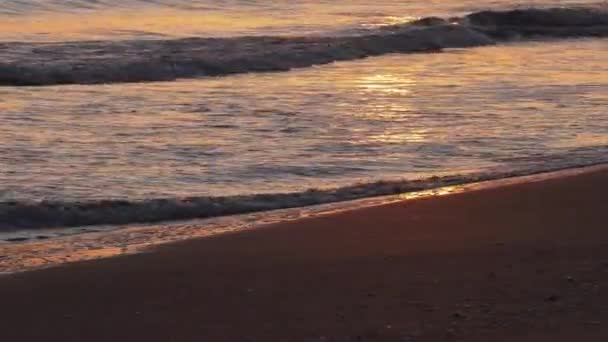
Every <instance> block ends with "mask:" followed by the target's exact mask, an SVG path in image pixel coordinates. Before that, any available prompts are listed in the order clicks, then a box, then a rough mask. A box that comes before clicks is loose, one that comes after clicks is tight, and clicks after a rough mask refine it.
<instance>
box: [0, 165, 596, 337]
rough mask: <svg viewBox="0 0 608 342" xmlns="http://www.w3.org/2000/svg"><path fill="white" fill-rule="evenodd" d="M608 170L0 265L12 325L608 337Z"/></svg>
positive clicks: (97, 332) (81, 332)
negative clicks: (19, 266) (29, 267)
mask: <svg viewBox="0 0 608 342" xmlns="http://www.w3.org/2000/svg"><path fill="white" fill-rule="evenodd" d="M606 189H608V172H607V171H599V172H591V173H588V174H583V175H578V176H569V177H562V178H558V179H550V180H545V181H542V182H535V183H525V184H516V185H509V186H505V187H500V188H490V189H483V190H476V191H471V192H466V193H460V194H454V195H448V196H444V197H437V198H426V199H425V198H423V199H418V200H413V201H407V202H403V203H396V204H389V205H385V206H380V207H373V208H366V209H360V210H356V211H351V212H344V213H338V214H335V215H330V216H323V217H316V218H309V219H303V220H299V221H294V222H289V223H283V224H274V225H270V226H267V227H263V228H260V229H257V230H254V231H247V232H242V233H235V234H226V235H221V236H217V237H214V238H209V239H199V240H190V241H186V242H181V243H177V244H172V245H166V246H163V247H161V248H158V249H156V250H155V251H153V252H150V253H146V254H139V255H130V256H122V257H116V258H110V259H104V260H97V261H87V262H81V263H74V264H68V265H65V266H62V267H56V268H50V269H44V270H38V271H32V272H25V273H20V274H14V275H7V276H3V277H0V322H1V326H2V327H3V328H4V329H2V335H1V336H2V340H3V341H11V342H13V341H14V342H18V341H479V342H482V341H484V342H485V341H572V340H575V339H576V340H580V341H605V340H606V338H608V294H606V289H607V287H608V231H607V228H608V224H607V223H608V210H607V209H608V195H606Z"/></svg>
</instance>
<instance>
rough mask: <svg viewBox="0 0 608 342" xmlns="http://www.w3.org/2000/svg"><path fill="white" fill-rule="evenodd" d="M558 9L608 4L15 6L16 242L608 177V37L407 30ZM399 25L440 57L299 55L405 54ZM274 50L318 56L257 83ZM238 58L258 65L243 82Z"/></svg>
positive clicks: (50, 2) (3, 35)
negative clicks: (597, 171) (511, 180)
mask: <svg viewBox="0 0 608 342" xmlns="http://www.w3.org/2000/svg"><path fill="white" fill-rule="evenodd" d="M522 3H525V5H523V4H522ZM555 6H563V7H566V8H569V9H570V8H577V7H579V6H584V7H589V8H591V7H593V8H594V9H595V8H599V9H605V8H606V4H605V3H602V2H598V1H543V0H536V1H525V2H517V1H515V2H514V1H509V0H505V1H499V0H495V1H473V0H470V1H438V0H430V1H421V0H415V1H403V0H399V1H397V0H384V1H375V2H371V1H359V0H348V1H347V0H336V1H181V0H155V1H152V0H150V1H144V0H127V1H118V0H96V1H93V0H21V1H5V2H2V3H1V4H0V57H3V61H5V64H2V63H0V81H2V82H0V83H1V84H2V86H0V230H16V229H24V228H40V227H65V226H78V225H88V224H111V223H120V224H129V223H132V222H151V221H161V220H172V219H184V218H194V217H204V216H213V215H222V214H235V213H240V212H248V211H256V210H267V209H277V208H284V207H293V206H300V205H309V204H318V203H325V202H333V201H341V200H348V199H354V198H360V197H366V196H376V195H386V194H391V193H396V192H400V191H409V190H420V189H424V188H426V187H432V186H438V185H446V184H447V185H451V184H457V183H465V182H470V181H475V180H479V179H492V178H501V177H506V176H512V175H518V174H529V173H534V172H540V171H547V170H555V169H561V168H568V167H575V166H582V165H590V164H597V163H604V162H608V39H607V38H603V36H604V34H603V33H602V32H604V31H602V30H599V29H596V28H595V27H593V28H592V29H585V31H580V32H578V31H577V32H576V33H575V34H570V33H568V32H566V33H564V31H563V30H561V28H559V27H558V29H560V30H559V31H555V30H554V27H551V30H552V31H550V33H551V34H550V35H548V34H547V33H546V32H549V31H546V30H543V31H542V34H538V32H539V31H538V29H537V27H536V26H537V24H536V21H535V22H534V25H536V26H534V30H535V31H534V33H535V34H534V35H530V37H528V36H526V35H527V34H528V33H529V32H530V29H529V28H526V31H525V32H524V31H522V32H524V33H523V34H522V32H520V31H517V30H515V29H514V30H515V31H517V34H518V37H519V35H522V36H525V37H526V39H515V38H513V37H511V36H509V39H503V37H502V36H503V35H502V31H501V32H500V33H499V34H496V33H494V32H493V33H488V32H489V30H490V29H488V28H487V27H493V26H492V25H489V26H487V27H486V26H484V30H482V31H475V32H473V33H474V34H473V33H472V34H471V35H470V36H469V35H467V36H466V37H465V38H466V39H465V41H464V42H461V40H458V41H457V43H453V40H449V41H448V42H447V43H446V42H444V41H443V40H442V39H443V38H442V37H444V36H443V35H444V33H443V31H441V30H443V29H444V26H437V27H438V28H435V27H431V29H437V30H438V31H437V32H438V33H437V32H434V33H433V34H434V35H436V36H433V38H432V39H433V41H432V43H433V44H439V45H441V46H440V48H441V49H435V48H433V46H434V45H433V46H427V45H424V44H426V43H425V42H427V41H426V40H421V39H422V38H418V36H417V35H418V33H419V32H423V33H424V32H427V31H419V30H418V29H416V30H414V31H412V29H411V28H410V26H408V25H409V24H408V23H410V22H413V21H416V20H418V19H419V18H424V17H430V16H439V17H443V18H451V17H458V18H466V16H467V15H468V14H469V13H475V12H479V11H483V10H488V9H491V10H500V11H505V10H510V9H514V8H518V9H522V10H527V8H529V7H535V8H540V9H542V8H550V7H555ZM575 14H576V15H578V12H577V13H575ZM560 15H561V14H560ZM594 18H595V17H594ZM606 18H608V17H606ZM535 20H536V19H535ZM597 21H598V23H599V24H598V25H597V26H601V25H603V24H604V23H605V24H606V25H607V26H608V19H606V20H605V21H604V17H601V16H599V15H598V19H597ZM467 22H468V21H467ZM462 23H464V21H458V22H457V23H456V24H458V25H456V24H454V23H452V24H454V25H453V26H464V24H462ZM461 24H462V25H461ZM600 24H601V25H600ZM400 25H404V26H400ZM493 25H494V24H493ZM509 25H511V24H509ZM560 25H561V23H560ZM556 26H559V25H556ZM395 27H397V28H398V29H394V30H393V31H391V34H395V35H396V34H401V32H402V31H403V30H405V31H404V32H405V35H406V36H407V37H411V36H415V37H414V38H412V39H415V40H412V41H414V42H416V44H418V42H419V41H422V42H423V43H420V44H422V47H420V51H418V50H416V51H413V52H418V53H413V54H412V53H408V54H400V53H393V52H401V51H402V50H403V47H401V46H400V47H395V46H390V47H387V48H383V49H381V50H370V49H371V48H369V46H367V45H366V47H365V51H371V52H370V53H368V55H369V56H368V55H361V56H359V55H358V54H350V55H345V54H340V55H335V53H336V52H335V50H332V51H331V53H332V54H334V55H332V58H333V57H335V56H337V57H336V58H333V59H332V58H325V57H323V58H325V59H323V58H321V59H319V62H318V63H317V62H315V63H310V64H322V65H314V66H312V65H308V64H307V62H306V61H302V60H301V59H297V58H296V57H297V56H300V57H301V56H305V57H306V58H308V57H307V56H308V55H302V54H303V53H310V52H309V50H308V49H310V45H311V44H314V45H315V46H317V45H323V46H325V45H324V44H328V45H332V44H355V45H357V44H362V43H361V42H363V41H364V42H365V43H366V44H369V43H370V42H372V43H373V41H372V39H376V38H378V37H379V38H378V39H385V40H386V39H389V38H390V39H392V38H391V37H394V36H392V35H391V36H389V38H385V36H384V33H383V32H385V31H386V29H392V28H395ZM446 27H447V29H448V30H452V29H451V28H450V26H449V25H447V26H446ZM568 27H569V28H570V27H576V28H577V29H578V28H579V27H580V25H579V23H574V24H572V25H570V26H568ZM466 29H467V30H468V28H466ZM421 30H422V29H421ZM395 32H398V33H395ZM411 32H414V33H411ZM446 32H448V33H450V32H452V31H446ZM479 32H481V33H483V34H488V37H491V38H492V39H494V38H496V40H490V39H488V41H487V42H486V41H485V40H483V39H480V38H478V36H477V35H479V34H481V33H479ZM555 32H558V33H555ZM569 32H570V31H569ZM606 32H608V31H606ZM421 34H422V33H421ZM450 34H451V33H450ZM466 34H469V31H466ZM256 37H262V38H256ZM349 37H351V38H349ZM352 37H354V38H352ZM425 37H426V36H425ZM435 37H439V38H437V39H438V40H437V42H435V41H434V39H435ZM471 37H472V38H471ZM484 37H485V36H484ZM497 37H499V38H500V39H498V38H497ZM183 38H189V39H183ZM206 38H216V39H214V40H207V39H206ZM271 38H272V39H275V40H273V41H272V42H271V43H268V39H271ZM558 38H559V39H558ZM564 38H565V39H564ZM201 39H202V40H201ZM276 39H278V40H276ZM297 39H300V40H297ZM353 39H354V40H353ZM357 39H363V40H357ZM408 39H409V38H408ZM424 39H426V38H424ZM458 39H460V38H458ZM471 39H473V40H471ZM484 39H485V38H484ZM276 42H279V43H280V44H283V42H288V44H303V43H302V42H305V43H306V44H307V45H306V49H307V50H298V49H300V48H299V46H301V45H298V47H297V48H294V49H292V48H291V47H290V50H289V51H287V52H285V51H283V50H277V51H278V52H276V54H275V53H274V52H273V51H275V50H272V51H271V52H272V53H269V56H267V58H268V60H271V58H273V56H277V54H280V56H286V57H285V58H287V59H289V63H291V64H287V66H285V65H280V66H279V67H280V70H278V69H277V68H279V67H277V66H276V65H275V64H273V65H272V67H268V70H258V69H257V68H258V64H259V63H260V61H261V60H262V59H260V58H262V57H264V55H260V53H259V50H263V49H266V47H267V45H264V44H270V45H272V46H274V45H276V44H279V43H276ZM293 42H295V43H293ZM311 42H312V43H311ZM319 42H321V43H322V44H320V43H319ZM497 42H499V43H497ZM212 44H219V45H217V46H218V48H217V49H216V48H215V46H216V45H212ZM247 44H249V45H247ZM280 44H279V45H280ZM383 44H384V43H383ZM387 44H388V43H387ZM270 45H268V46H270ZM200 46H204V47H205V49H207V50H205V51H204V58H209V57H208V56H209V54H211V53H213V52H214V51H222V54H220V55H219V56H216V57H214V58H216V59H218V60H222V58H223V56H234V55H237V57H238V58H237V57H234V58H235V59H234V60H235V61H239V63H237V64H238V66H239V67H238V68H236V69H235V66H234V65H230V66H229V67H228V66H223V65H222V66H217V65H214V68H215V69H213V70H216V69H218V68H219V69H218V70H219V71H218V72H216V73H214V74H213V76H212V75H211V74H212V73H210V72H208V71H209V70H211V69H209V67H208V65H207V64H205V68H202V67H200V65H199V64H200V61H199V60H197V61H192V60H194V57H193V56H196V58H199V57H200V56H201V52H200V49H199V48H200ZM209 46H211V47H209ZM251 46H253V47H251ZM280 46H283V45H280ZM383 46H385V45H383ZM256 47H257V48H256ZM171 49H179V50H180V55H179V57H180V59H177V58H176V57H175V58H176V59H175V60H174V62H173V63H174V64H173V65H174V67H177V66H179V67H181V68H183V70H182V69H180V70H182V71H181V72H179V73H177V74H176V75H177V76H176V77H166V74H163V73H161V72H159V71H158V70H157V69H158V68H160V67H161V66H162V65H160V64H158V65H159V66H158V68H157V64H145V62H146V61H147V60H151V59H154V58H156V57H158V56H157V55H156V54H157V53H162V54H165V53H168V52H167V51H169V50H170V51H173V50H171ZM315 49H316V48H315ZM323 49H325V47H323ZM251 50H254V51H255V52H256V55H255V59H254V57H251V56H252V55H251V52H250V51H251ZM108 51H109V52H108ZM158 51H160V52H158ZM226 51H228V52H226ZM234 51H237V52H234ZM243 51H245V52H243ZM293 51H304V52H301V53H302V54H300V52H298V54H296V53H294V52H293ZM349 51H351V50H349ZM224 52H225V53H226V55H224V54H223V53H224ZM407 52H410V51H407ZM314 53H315V55H314V57H315V58H320V57H318V56H326V54H327V52H326V51H325V50H314ZM85 55H86V57H82V56H85ZM270 55H272V56H270ZM134 56H135V57H137V58H138V59H133V61H134V62H133V63H132V64H129V65H127V66H124V68H127V69H129V70H132V69H133V68H136V67H137V66H136V65H145V66H146V69H145V70H143V69H142V70H143V71H141V72H140V73H138V74H137V75H135V76H133V77H134V78H129V79H123V78H121V75H123V74H124V70H127V69H116V68H115V66H116V65H118V64H120V61H123V60H129V58H135V57H134ZM184 56H185V57H184ZM243 56H245V57H243ZM260 56H262V57H260ZM294 56H295V57H294ZM311 56H312V55H311ZM362 57H368V58H362ZM184 58H186V59H187V61H188V62H189V63H190V62H191V64H192V65H190V64H188V65H187V67H186V66H184V65H186V64H184V63H185V62H184V61H185V59H184ZM200 58H203V57H200ZM226 58H228V57H226ZM230 58H233V57H230ZM239 58H240V59H239ZM264 58H266V57H264ZM301 58H304V57H301ZM175 61H177V62H175ZM205 61H207V59H205ZM240 61H249V63H250V64H248V65H247V68H244V69H242V70H241V69H240V66H241V62H240ZM278 62H281V61H280V60H279V61H273V63H278ZM330 62H332V63H330ZM180 63H181V64H180ZM196 63H199V64H196ZM285 63H287V62H285ZM163 65H164V64H163ZM100 66H103V68H102V67H100ZM292 67H297V68H292ZM66 68H67V69H66ZM197 68H198V69H197ZM66 70H67V71H66ZM82 70H85V71H86V72H85V71H82ZM90 70H93V71H90ZM201 70H202V71H201ZM252 71H253V72H252ZM255 71H275V72H255ZM78 72H82V75H83V76H82V77H80V78H73V79H72V78H69V75H70V74H76V73H78ZM207 73H208V74H207ZM7 75H8V76H7ZM14 75H16V76H14ZM65 75H68V76H65ZM108 75H109V76H108ZM142 75H143V76H150V78H145V77H144V78H142ZM220 76H221V77H220ZM66 77H67V78H66ZM146 80H147V82H141V81H146ZM152 81H154V82H152ZM82 83H88V84H82Z"/></svg>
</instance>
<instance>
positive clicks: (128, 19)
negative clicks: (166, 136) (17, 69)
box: [0, 0, 605, 42]
mask: <svg viewBox="0 0 608 342" xmlns="http://www.w3.org/2000/svg"><path fill="white" fill-rule="evenodd" d="M597 4H605V1H597V0H596V1H585V0H526V1H521V0H520V1H517V0H426V1H422V0H378V1H367V0H296V1H294V0H19V1H3V2H2V4H0V19H1V20H0V32H2V33H1V34H0V36H1V37H2V40H4V41H42V42H48V41H66V40H90V39H110V40H114V39H132V38H171V37H173V38H175V37H189V36H205V37H226V36H243V35H288V36H290V35H303V34H304V35H310V34H319V35H326V34H334V33H336V32H357V31H358V30H361V29H365V28H369V27H378V26H383V25H391V24H397V23H402V22H407V21H410V20H412V19H413V18H417V17H426V16H430V15H435V16H452V15H461V14H464V13H469V12H475V11H479V10H484V9H510V8H517V7H549V6H576V5H597Z"/></svg>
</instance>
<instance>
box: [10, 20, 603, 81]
mask: <svg viewBox="0 0 608 342" xmlns="http://www.w3.org/2000/svg"><path fill="white" fill-rule="evenodd" d="M606 36H608V12H607V11H605V10H602V9H597V8H595V9H592V8H549V9H526V10H512V11H502V12H499V11H483V12H477V13H473V14H470V15H467V16H465V17H462V18H450V19H442V18H436V17H429V18H423V19H420V20H417V21H415V22H412V23H409V24H403V25H396V26H390V27H384V28H379V29H376V30H372V31H369V32H367V33H365V34H361V35H359V36H340V37H306V38H304V37H291V38H289V37H236V38H216V39H212V38H188V39H175V40H145V41H134V40H133V41H120V42H117V41H91V42H75V43H53V44H48V43H47V44H41V43H32V44H26V43H5V44H2V45H1V46H0V57H2V58H1V60H3V61H4V62H2V63H0V85H9V86H24V85H55V84H96V83H118V82H143V81H170V80H175V79H179V78H191V77H201V76H223V75H230V74H238V73H246V72H269V71H286V70H289V69H292V68H303V67H310V66H313V65H319V64H326V63H331V62H334V61H344V60H353V59H359V58H365V57H368V56H378V55H383V54H388V53H416V52H418V53H419V52H437V51H440V50H442V49H445V48H466V47H475V46H483V45H490V44H496V43H500V42H504V41H510V40H513V39H520V40H525V39H540V38H571V37H606Z"/></svg>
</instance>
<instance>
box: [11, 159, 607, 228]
mask: <svg viewBox="0 0 608 342" xmlns="http://www.w3.org/2000/svg"><path fill="white" fill-rule="evenodd" d="M603 162H606V161H602V162H600V161H598V162H589V163H581V162H578V163H576V162H570V163H565V164H562V165H561V166H559V167H554V168H552V169H546V168H534V167H531V168H528V169H525V170H519V171H503V172H487V173H477V174H471V175H455V176H443V177H431V178H428V179H420V180H397V181H379V182H373V183H362V184H356V185H352V186H347V187H341V188H335V189H311V190H307V191H303V192H294V193H274V194H253V195H237V196H225V197H220V196H217V197H214V196H200V197H186V198H166V199H148V200H140V201H128V200H101V201H89V202H59V201H40V202H19V201H10V202H0V222H2V223H1V224H0V232H10V231H17V230H23V229H43V228H60V227H82V226H93V225H120V224H133V223H155V222H165V221H179V220H188V219H201V218H210V217H218V216H227V215H236V214H246V213H253V212H261V211H269V210H277V209H287V208H297V207H305V206H312V205H319V204H328V203H336V202H344V201H351V200H356V199H361V198H369V197H378V196H387V195H396V194H403V193H409V192H414V191H422V190H430V189H436V188H440V187H445V186H453V185H462V184H467V183H474V182H480V181H488V180H497V179H504V178H509V177H516V176H526V175H532V174H537V173H542V172H548V171H557V170H562V169H567V168H571V167H583V166H591V165H596V164H600V163H603Z"/></svg>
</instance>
